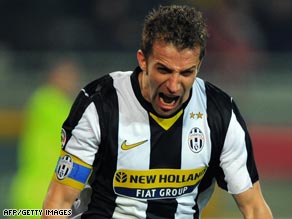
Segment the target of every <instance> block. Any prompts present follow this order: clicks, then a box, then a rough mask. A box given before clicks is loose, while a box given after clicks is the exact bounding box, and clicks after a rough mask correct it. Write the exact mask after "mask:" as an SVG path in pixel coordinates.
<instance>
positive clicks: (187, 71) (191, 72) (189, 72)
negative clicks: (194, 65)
mask: <svg viewBox="0 0 292 219" xmlns="http://www.w3.org/2000/svg"><path fill="white" fill-rule="evenodd" d="M193 73H194V70H193V69H189V70H185V71H183V72H181V75H183V76H186V77H187V76H190V75H192V74H193Z"/></svg>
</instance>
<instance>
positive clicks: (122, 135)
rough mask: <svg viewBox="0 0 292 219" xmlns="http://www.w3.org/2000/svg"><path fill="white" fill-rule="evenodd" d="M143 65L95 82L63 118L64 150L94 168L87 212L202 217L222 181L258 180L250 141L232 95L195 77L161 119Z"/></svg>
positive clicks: (226, 184)
mask: <svg viewBox="0 0 292 219" xmlns="http://www.w3.org/2000/svg"><path fill="white" fill-rule="evenodd" d="M139 72H141V69H140V68H139V67H138V68H136V69H135V71H133V72H132V71H129V72H113V73H110V74H108V75H105V76H103V77H101V78H99V79H97V80H95V81H93V82H91V83H89V84H88V85H87V86H85V87H84V89H82V90H81V92H80V93H79V95H78V96H77V98H76V100H75V102H74V104H73V106H72V109H71V112H70V114H69V116H68V118H67V120H66V121H65V122H64V124H63V134H64V135H65V136H66V138H64V139H65V140H64V142H63V150H64V152H65V153H68V154H71V155H73V156H75V157H77V158H78V159H80V160H81V161H83V162H85V163H86V164H87V165H90V166H92V168H93V169H92V174H91V177H90V179H89V184H90V186H91V187H92V195H91V200H90V202H89V204H88V210H87V211H86V212H85V213H84V214H83V215H82V218H86V219H88V218H116V219H123V218H125V219H132V218H133V219H134V218H137V219H138V218H139V219H142V218H147V219H148V218H149V219H150V218H151V219H158V218H175V219H187V218H200V214H201V212H202V209H203V208H204V207H205V206H206V204H207V203H208V201H209V199H210V197H211V195H212V193H213V189H214V184H215V182H216V181H217V183H218V185H219V186H220V187H221V188H223V189H225V190H227V191H228V192H229V193H231V194H238V193H241V192H244V191H246V190H247V189H248V188H250V187H252V184H253V183H254V182H256V181H257V180H258V173H257V169H256V165H255V161H254V157H253V152H252V145H251V140H250V137H249V134H248V131H247V128H246V125H245V122H244V120H243V118H242V116H241V115H240V113H239V110H238V108H237V106H236V104H235V103H234V101H233V99H232V98H231V97H230V96H229V95H227V94H226V93H225V92H223V91H222V90H220V89H219V88H217V87H215V86H214V85H212V84H211V83H209V82H207V81H204V80H202V79H200V78H196V80H195V82H194V84H193V87H192V89H191V94H190V97H189V99H188V100H187V101H186V102H185V103H184V104H183V106H182V108H181V109H180V110H178V111H177V112H176V113H175V114H174V115H172V116H171V117H167V118H161V117H160V116H159V115H157V114H156V112H155V111H154V110H153V108H152V106H151V104H150V103H149V102H147V101H146V100H145V99H144V98H143V97H142V94H141V91H140V87H139V83H138V74H139ZM69 185H70V183H69Z"/></svg>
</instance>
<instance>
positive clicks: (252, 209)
mask: <svg viewBox="0 0 292 219" xmlns="http://www.w3.org/2000/svg"><path fill="white" fill-rule="evenodd" d="M233 197H234V199H235V201H236V203H237V206H238V207H239V209H240V211H241V213H242V214H243V216H244V219H272V218H273V216H272V212H271V210H270V208H269V206H268V205H267V203H266V202H265V200H264V197H263V195H262V192H261V187H260V183H259V181H257V182H256V183H254V184H253V187H252V188H250V189H248V190H247V191H245V192H243V193H240V194H237V195H233Z"/></svg>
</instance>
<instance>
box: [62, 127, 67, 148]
mask: <svg viewBox="0 0 292 219" xmlns="http://www.w3.org/2000/svg"><path fill="white" fill-rule="evenodd" d="M66 140H67V137H66V131H65V129H63V128H62V131H61V144H62V148H64V146H65V144H66Z"/></svg>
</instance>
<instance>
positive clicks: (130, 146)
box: [121, 140, 148, 150]
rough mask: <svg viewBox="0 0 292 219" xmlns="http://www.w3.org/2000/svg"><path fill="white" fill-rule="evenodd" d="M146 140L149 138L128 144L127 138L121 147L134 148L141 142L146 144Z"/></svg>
mask: <svg viewBox="0 0 292 219" xmlns="http://www.w3.org/2000/svg"><path fill="white" fill-rule="evenodd" d="M146 141H148V140H144V141H139V142H137V143H134V144H126V143H127V140H125V141H123V143H122V146H121V147H122V149H123V150H130V149H132V148H135V147H138V146H139V145H141V144H144V143H145V142H146Z"/></svg>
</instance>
